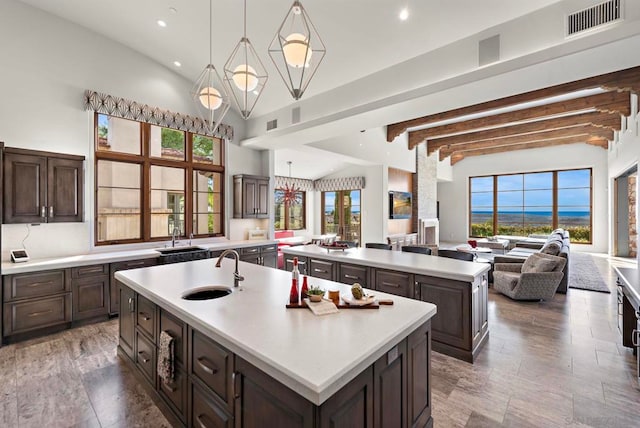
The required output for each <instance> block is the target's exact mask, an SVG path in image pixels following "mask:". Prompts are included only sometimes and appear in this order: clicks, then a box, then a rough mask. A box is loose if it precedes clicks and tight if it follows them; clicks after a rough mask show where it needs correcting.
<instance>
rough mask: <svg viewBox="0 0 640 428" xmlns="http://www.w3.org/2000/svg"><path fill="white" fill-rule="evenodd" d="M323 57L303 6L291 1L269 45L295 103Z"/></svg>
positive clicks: (322, 50) (324, 50)
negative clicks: (291, 3)
mask: <svg viewBox="0 0 640 428" xmlns="http://www.w3.org/2000/svg"><path fill="white" fill-rule="evenodd" d="M325 53H326V49H325V46H324V44H323V43H322V39H320V35H319V34H318V32H317V31H316V29H315V27H314V26H313V23H312V22H311V19H310V18H309V15H308V14H307V12H306V10H305V9H304V7H302V3H301V2H299V1H294V2H293V5H291V8H290V9H289V12H288V13H287V16H286V17H285V18H284V21H283V22H282V24H281V25H280V28H278V32H277V33H276V35H275V37H274V38H273V41H272V42H271V45H269V56H270V57H271V60H272V61H273V63H274V65H275V66H276V69H277V70H278V73H279V74H280V76H281V77H282V80H284V82H285V85H287V88H288V89H289V92H290V93H291V95H292V96H293V98H294V99H296V100H297V99H300V97H302V94H303V93H304V91H305V90H306V89H307V87H308V86H309V82H310V81H311V78H312V77H313V75H314V74H315V72H316V70H317V69H318V66H319V65H320V62H322V59H323V58H324V55H325Z"/></svg>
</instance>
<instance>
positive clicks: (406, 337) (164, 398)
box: [116, 258, 436, 426]
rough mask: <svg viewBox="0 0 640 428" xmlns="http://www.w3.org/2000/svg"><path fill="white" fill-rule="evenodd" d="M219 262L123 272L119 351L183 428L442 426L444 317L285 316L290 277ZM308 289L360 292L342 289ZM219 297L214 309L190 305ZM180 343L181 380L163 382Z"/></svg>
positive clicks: (401, 306)
mask: <svg viewBox="0 0 640 428" xmlns="http://www.w3.org/2000/svg"><path fill="white" fill-rule="evenodd" d="M215 263H216V260H215V259H207V260H199V261H193V262H187V263H180V264H174V265H164V266H155V267H150V268H141V269H133V270H128V271H122V272H117V273H116V279H117V280H118V282H119V284H120V293H121V294H120V305H121V307H120V321H119V322H120V329H119V331H120V335H119V336H120V337H119V346H118V352H119V354H120V356H121V358H122V359H123V361H125V362H126V363H127V364H128V365H129V366H131V367H132V368H133V370H132V371H133V372H134V373H135V374H136V376H137V377H138V378H139V379H141V383H142V384H143V385H144V386H145V387H146V388H147V390H149V391H151V393H152V395H153V396H154V397H155V399H156V401H157V402H158V404H159V406H160V408H161V409H162V410H163V413H165V415H167V416H168V417H170V418H171V420H172V423H174V424H175V425H177V426H234V425H235V426H264V424H265V421H269V425H271V426H329V425H331V424H333V425H336V424H337V425H341V424H348V425H349V426H369V425H368V424H370V423H371V421H372V420H374V421H378V423H379V424H381V425H384V426H407V425H410V426H432V424H433V419H432V418H431V387H430V383H429V382H430V354H431V324H430V323H431V319H432V317H433V316H434V315H435V314H436V306H435V305H433V304H430V303H425V302H421V301H419V300H415V299H407V298H402V297H398V296H393V295H389V294H387V293H384V292H378V291H376V292H375V293H374V295H375V297H376V298H377V299H392V300H393V305H390V306H379V307H378V308H377V309H368V310H359V309H340V311H339V312H338V313H335V314H329V315H323V316H316V315H314V314H313V313H312V312H311V311H310V310H307V309H287V308H286V304H287V301H288V297H289V288H290V285H291V274H290V273H288V272H285V271H282V270H277V269H271V268H266V267H262V266H257V265H253V264H249V263H244V262H240V263H239V264H238V266H239V269H238V270H239V274H240V275H241V276H243V277H244V280H243V281H240V287H238V288H234V287H233V282H234V269H235V261H234V260H233V259H227V258H225V259H223V260H222V263H221V267H220V268H216V267H215ZM309 285H310V286H317V287H321V288H322V289H325V290H334V291H336V290H337V291H339V292H340V293H341V294H342V295H345V296H346V295H348V294H349V293H350V287H349V286H347V285H344V284H340V283H337V282H333V281H329V280H324V279H319V278H309ZM211 286H215V287H217V288H218V289H223V288H228V289H230V290H231V293H230V294H228V295H225V296H224V297H219V298H215V299H211V300H187V299H184V298H183V296H185V295H186V294H188V293H190V292H193V291H194V290H197V289H201V288H202V287H211ZM163 332H164V333H166V334H168V335H170V336H171V337H172V338H173V340H174V346H175V348H174V357H175V370H174V373H175V376H174V378H173V379H172V380H170V381H169V382H167V381H166V380H163V379H161V378H160V373H159V372H158V371H157V368H156V364H157V361H158V359H159V358H160V357H161V354H162V353H163V344H162V343H161V341H160V340H159V337H160V336H161V335H162V334H163ZM234 421H235V422H234Z"/></svg>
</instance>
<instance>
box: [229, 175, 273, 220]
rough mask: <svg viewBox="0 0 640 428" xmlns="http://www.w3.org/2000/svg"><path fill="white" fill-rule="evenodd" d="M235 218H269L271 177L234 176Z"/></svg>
mask: <svg viewBox="0 0 640 428" xmlns="http://www.w3.org/2000/svg"><path fill="white" fill-rule="evenodd" d="M233 197H234V200H233V217H234V218H269V177H261V176H257V175H246V174H240V175H234V176H233Z"/></svg>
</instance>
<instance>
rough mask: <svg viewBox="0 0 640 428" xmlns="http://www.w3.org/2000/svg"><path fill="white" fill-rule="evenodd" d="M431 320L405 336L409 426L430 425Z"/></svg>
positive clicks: (431, 424)
mask: <svg viewBox="0 0 640 428" xmlns="http://www.w3.org/2000/svg"><path fill="white" fill-rule="evenodd" d="M431 331H432V330H431V321H429V322H427V323H425V324H423V325H422V326H421V327H420V328H418V329H417V330H416V331H414V332H413V333H411V334H410V335H409V337H407V378H406V379H407V386H408V391H409V395H408V397H407V408H408V412H409V413H408V417H409V425H408V426H410V427H432V426H433V419H432V418H431V410H432V406H431V344H432V340H431Z"/></svg>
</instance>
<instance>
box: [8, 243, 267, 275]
mask: <svg viewBox="0 0 640 428" xmlns="http://www.w3.org/2000/svg"><path fill="white" fill-rule="evenodd" d="M275 243H276V241H274V240H243V241H228V240H225V241H217V242H206V243H194V246H197V247H200V248H202V249H206V250H225V249H227V248H243V247H254V246H258V245H268V244H275ZM182 246H184V245H179V246H177V247H176V248H180V247H182ZM155 248H157V249H164V248H163V243H162V242H158V243H157V247H155ZM159 256H160V253H159V252H158V251H156V250H155V249H154V248H146V249H139V250H126V251H122V250H120V251H117V250H116V251H101V252H95V253H88V254H80V255H74V256H65V257H52V258H47V259H31V260H29V261H27V262H23V263H11V262H3V263H2V265H1V268H2V275H9V274H15V273H27V272H38V271H43V270H49V269H64V268H68V267H76V266H86V265H92V264H101V263H114V262H122V261H127V260H137V259H152V258H155V257H159Z"/></svg>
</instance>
